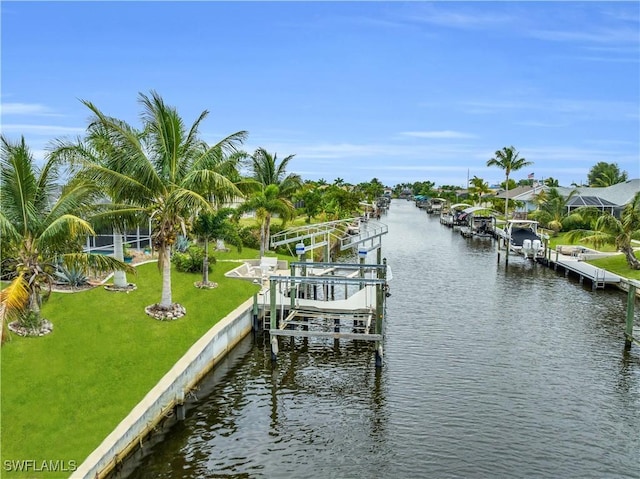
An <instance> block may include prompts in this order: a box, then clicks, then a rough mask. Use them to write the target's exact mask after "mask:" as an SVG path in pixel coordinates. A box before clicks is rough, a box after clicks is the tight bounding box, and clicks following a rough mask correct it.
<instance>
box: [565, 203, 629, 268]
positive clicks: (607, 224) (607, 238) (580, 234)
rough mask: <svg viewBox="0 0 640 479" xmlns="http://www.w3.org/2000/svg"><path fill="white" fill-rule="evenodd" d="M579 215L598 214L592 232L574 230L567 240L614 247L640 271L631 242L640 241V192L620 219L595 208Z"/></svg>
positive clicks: (580, 211) (626, 207)
mask: <svg viewBox="0 0 640 479" xmlns="http://www.w3.org/2000/svg"><path fill="white" fill-rule="evenodd" d="M577 212H578V214H584V215H585V216H589V215H590V214H598V216H597V219H596V221H595V224H594V227H593V229H592V230H573V231H570V232H569V233H567V239H569V241H574V240H576V239H582V241H585V242H587V243H592V244H594V245H595V246H596V247H598V246H599V245H601V244H610V245H614V246H615V247H616V248H617V249H618V251H621V252H622V253H623V254H624V255H625V259H626V260H627V264H628V265H629V268H631V269H640V260H638V258H637V257H636V256H635V254H634V251H633V246H632V245H631V240H638V239H640V191H639V192H638V193H636V195H635V196H634V197H633V200H632V201H631V202H630V203H628V204H627V205H625V207H624V209H623V210H622V213H621V215H620V218H619V219H618V218H616V217H615V216H613V215H611V214H609V213H604V214H600V212H599V211H598V210H597V209H595V208H593V207H589V208H578V211H577Z"/></svg>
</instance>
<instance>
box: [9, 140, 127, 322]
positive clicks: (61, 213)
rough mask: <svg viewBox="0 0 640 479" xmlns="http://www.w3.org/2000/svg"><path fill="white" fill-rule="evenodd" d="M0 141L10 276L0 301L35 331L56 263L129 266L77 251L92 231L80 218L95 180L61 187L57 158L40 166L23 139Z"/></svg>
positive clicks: (87, 209)
mask: <svg viewBox="0 0 640 479" xmlns="http://www.w3.org/2000/svg"><path fill="white" fill-rule="evenodd" d="M0 141H1V158H0V165H1V174H0V192H1V195H0V206H1V208H0V234H1V235H2V250H3V261H2V274H3V277H5V278H8V279H10V280H11V283H10V285H9V286H8V287H7V288H5V289H4V290H3V291H2V292H1V293H0V300H1V302H2V306H3V307H4V308H5V312H6V314H8V315H9V318H11V319H16V320H17V321H18V322H19V323H21V325H23V326H25V327H27V328H28V329H31V330H32V331H33V332H36V331H38V330H39V328H40V326H41V323H42V318H41V316H40V307H41V305H42V301H43V300H44V299H46V297H47V296H48V294H49V293H50V291H51V286H52V285H53V283H54V281H55V276H54V275H55V272H56V268H57V266H58V265H60V264H63V265H65V266H66V267H67V268H76V269H79V270H81V271H84V272H88V271H89V269H93V270H96V271H105V270H107V271H111V270H113V269H115V268H119V269H127V268H128V269H131V268H130V267H129V266H128V265H126V264H124V263H122V262H120V261H118V260H116V259H115V258H110V257H107V256H104V255H96V254H93V255H92V254H86V253H82V251H81V247H80V244H81V243H80V242H79V241H80V240H81V238H84V236H85V235H87V234H89V235H93V234H95V233H94V231H93V229H92V228H91V226H90V224H89V223H88V222H87V221H86V220H84V219H83V218H82V216H84V215H86V214H89V213H90V212H91V211H92V208H93V207H94V200H95V198H96V196H95V188H94V187H93V185H91V184H90V183H89V182H87V181H85V180H83V179H72V180H71V181H70V182H69V183H68V184H67V185H65V186H64V187H62V188H61V189H60V183H59V179H60V176H61V171H60V166H59V165H58V164H57V162H56V161H54V160H53V159H48V160H47V161H46V162H45V164H44V166H43V167H42V168H38V167H37V166H36V164H35V162H34V159H33V156H32V155H31V152H30V150H29V148H28V147H27V145H26V143H25V140H24V138H21V140H20V141H19V142H16V143H12V142H10V141H9V140H8V139H6V138H5V137H4V136H3V137H2V138H1V140H0Z"/></svg>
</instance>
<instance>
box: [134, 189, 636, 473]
mask: <svg viewBox="0 0 640 479" xmlns="http://www.w3.org/2000/svg"><path fill="white" fill-rule="evenodd" d="M382 221H384V222H385V223H387V224H388V226H389V233H388V234H387V235H386V236H384V237H383V256H384V257H386V258H387V260H388V263H389V265H390V266H391V268H392V271H393V280H392V282H391V284H390V286H391V296H390V297H389V298H388V303H387V316H386V319H387V322H386V331H385V333H386V337H385V357H384V366H383V368H382V369H380V370H376V368H375V357H374V352H373V349H372V346H371V345H370V344H368V343H367V344H364V345H363V344H358V343H354V342H350V341H342V342H340V343H339V344H335V343H334V341H333V340H320V339H314V340H306V341H305V340H303V339H300V338H297V339H295V340H294V344H293V345H292V344H291V343H290V342H289V340H288V339H287V340H285V341H284V342H283V343H281V345H282V346H281V351H280V355H279V361H278V364H277V365H276V366H275V367H272V365H271V361H270V355H269V348H268V341H261V340H256V339H254V338H252V337H249V338H247V340H245V341H244V342H243V343H242V344H241V345H240V346H239V347H238V348H237V349H236V350H235V351H234V353H233V354H232V356H230V357H229V358H228V360H227V361H226V362H225V364H223V365H221V366H220V367H219V368H217V369H216V371H215V372H214V373H212V374H210V375H209V376H208V377H207V378H206V379H205V381H203V383H202V384H201V385H200V387H199V389H198V390H196V391H195V394H194V395H193V396H192V404H193V407H191V408H189V409H188V410H187V413H186V419H185V420H184V421H182V422H178V423H177V424H175V425H174V426H173V427H172V428H171V429H170V430H168V431H167V433H166V434H163V435H161V436H158V438H157V440H156V441H155V442H156V444H155V445H150V444H147V445H146V446H145V447H144V453H143V454H142V453H138V454H136V457H135V458H134V459H133V460H132V461H130V462H129V464H128V467H127V468H126V469H129V470H130V469H131V468H135V469H134V470H133V471H132V472H130V473H129V474H128V476H127V477H129V478H144V479H147V478H158V479H160V478H171V479H174V478H188V479H192V478H238V479H240V478H268V479H273V478H340V479H344V478H354V479H359V478H366V479H371V478H388V477H399V478H498V477H500V478H554V479H555V478H624V477H629V478H638V477H640V348H639V347H638V346H635V345H634V346H633V347H632V348H631V351H625V350H624V336H623V331H624V318H625V311H626V294H625V293H622V292H620V291H618V290H615V289H613V290H609V289H607V290H598V291H596V292H592V291H591V289H590V287H589V286H588V285H585V286H583V285H580V284H579V283H578V281H577V280H573V279H571V278H565V277H564V276H563V275H561V274H558V273H556V272H554V271H553V270H550V269H547V268H545V267H543V266H540V265H535V264H532V263H531V262H528V261H526V260H524V259H522V258H520V257H510V261H509V264H508V266H505V264H504V255H503V256H502V258H501V262H500V263H498V262H497V258H496V256H497V255H496V251H495V243H494V242H493V241H491V240H477V239H476V240H473V239H465V238H463V237H462V236H461V235H460V234H459V233H458V232H457V231H453V230H451V229H449V228H446V227H444V226H442V225H441V224H440V223H439V221H438V218H436V217H429V216H428V215H426V213H424V211H422V210H419V209H418V208H416V206H415V205H414V204H413V203H411V202H407V201H403V200H394V201H393V203H392V206H391V208H390V210H389V213H388V215H386V216H384V217H383V219H382ZM638 309H640V307H639V306H636V310H638ZM635 321H636V324H638V322H639V321H640V319H639V318H638V312H637V311H636V319H635Z"/></svg>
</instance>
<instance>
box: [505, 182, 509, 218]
mask: <svg viewBox="0 0 640 479" xmlns="http://www.w3.org/2000/svg"><path fill="white" fill-rule="evenodd" d="M508 211H509V174H508V173H507V181H506V182H505V184H504V220H505V221H507V218H508V214H509V212H508Z"/></svg>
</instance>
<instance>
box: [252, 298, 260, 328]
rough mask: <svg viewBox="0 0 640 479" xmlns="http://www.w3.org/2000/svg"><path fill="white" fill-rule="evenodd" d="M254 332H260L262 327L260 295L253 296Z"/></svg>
mask: <svg viewBox="0 0 640 479" xmlns="http://www.w3.org/2000/svg"><path fill="white" fill-rule="evenodd" d="M252 314H253V330H254V331H258V330H259V328H260V325H259V324H258V293H256V294H254V295H253V310H252Z"/></svg>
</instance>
